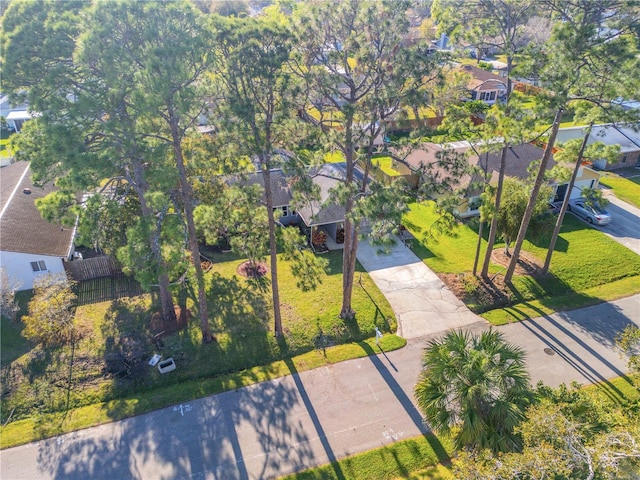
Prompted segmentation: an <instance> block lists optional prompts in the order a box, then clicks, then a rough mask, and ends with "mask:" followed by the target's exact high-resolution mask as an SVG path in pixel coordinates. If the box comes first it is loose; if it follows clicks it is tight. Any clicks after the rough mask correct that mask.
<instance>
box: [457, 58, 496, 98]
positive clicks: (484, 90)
mask: <svg viewBox="0 0 640 480" xmlns="http://www.w3.org/2000/svg"><path fill="white" fill-rule="evenodd" d="M459 69H460V70H461V71H462V72H464V73H465V74H468V75H470V77H471V78H470V79H469V82H468V83H467V90H468V91H469V94H470V99H471V100H481V101H483V102H484V103H486V104H487V105H493V104H494V103H496V102H499V101H502V100H504V98H505V97H506V95H507V81H506V79H505V78H504V77H501V76H499V75H496V74H494V73H492V72H489V71H487V70H483V69H482V68H479V67H476V66H474V65H460V67H459Z"/></svg>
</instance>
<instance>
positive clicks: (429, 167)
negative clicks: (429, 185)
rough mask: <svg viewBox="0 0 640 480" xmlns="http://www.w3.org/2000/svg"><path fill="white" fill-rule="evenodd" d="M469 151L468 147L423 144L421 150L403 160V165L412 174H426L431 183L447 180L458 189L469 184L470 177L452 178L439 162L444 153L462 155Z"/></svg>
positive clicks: (413, 152)
mask: <svg viewBox="0 0 640 480" xmlns="http://www.w3.org/2000/svg"><path fill="white" fill-rule="evenodd" d="M468 149H469V145H468V144H466V145H463V144H460V145H455V146H454V145H438V144H435V143H429V142H427V143H425V144H423V145H422V147H421V148H419V149H417V150H414V151H412V152H411V153H410V154H409V155H407V157H406V158H404V160H401V161H402V162H403V163H405V164H406V165H407V166H408V167H409V168H410V169H411V170H413V171H414V172H421V171H422V172H425V173H426V172H427V171H428V173H429V175H430V176H431V177H432V181H434V182H438V180H439V179H442V180H444V179H448V180H449V182H450V183H451V184H452V185H453V186H454V187H460V186H463V185H466V184H468V183H469V180H470V179H471V177H470V176H469V175H463V176H462V177H460V178H452V175H451V173H450V172H449V171H448V170H447V169H446V168H445V167H444V166H442V165H440V161H441V159H442V156H443V154H444V153H445V152H451V153H453V154H462V153H465V152H466V151H467V150H468Z"/></svg>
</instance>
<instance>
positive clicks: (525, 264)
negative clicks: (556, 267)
mask: <svg viewBox="0 0 640 480" xmlns="http://www.w3.org/2000/svg"><path fill="white" fill-rule="evenodd" d="M491 260H493V263H497V264H498V265H502V266H503V267H504V268H505V269H506V268H507V267H508V266H509V262H510V261H511V256H507V255H505V253H504V249H503V248H496V249H495V250H494V251H493V252H491ZM543 265H544V263H543V262H541V261H540V260H539V259H538V258H537V257H536V256H534V255H533V254H531V253H529V252H525V251H524V250H522V251H521V252H520V257H519V258H518V263H517V264H516V268H515V274H516V275H536V274H537V273H539V272H540V270H542V267H543ZM501 273H504V272H501Z"/></svg>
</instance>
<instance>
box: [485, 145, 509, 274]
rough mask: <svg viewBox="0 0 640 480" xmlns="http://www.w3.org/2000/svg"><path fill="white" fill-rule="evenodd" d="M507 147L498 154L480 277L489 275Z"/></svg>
mask: <svg viewBox="0 0 640 480" xmlns="http://www.w3.org/2000/svg"><path fill="white" fill-rule="evenodd" d="M508 148H509V146H508V145H505V146H504V147H503V148H502V153H501V154H500V171H499V172H498V187H497V188H496V200H495V203H494V206H493V208H494V213H493V217H492V218H491V226H490V227H489V238H488V239H487V251H486V253H485V254H484V263H483V264H482V272H481V275H482V276H483V277H485V278H486V277H487V276H488V275H489V264H490V263H491V252H493V244H494V243H495V241H496V234H497V230H498V211H499V210H500V201H501V199H502V187H503V184H504V171H505V169H506V166H507V151H508Z"/></svg>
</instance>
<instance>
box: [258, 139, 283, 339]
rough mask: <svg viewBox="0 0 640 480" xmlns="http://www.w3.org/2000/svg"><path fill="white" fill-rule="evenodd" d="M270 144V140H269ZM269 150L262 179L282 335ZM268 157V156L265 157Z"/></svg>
mask: <svg viewBox="0 0 640 480" xmlns="http://www.w3.org/2000/svg"><path fill="white" fill-rule="evenodd" d="M268 143H269V144H270V142H268ZM269 155H271V154H270V153H269V152H267V153H263V158H261V159H260V163H261V165H262V179H263V181H264V196H265V203H266V204H267V217H268V219H269V251H270V256H271V296H272V299H273V330H274V334H275V336H276V337H280V336H282V314H281V312H280V289H279V287H278V256H277V253H278V251H277V242H276V221H275V218H274V216H273V193H272V192H271V172H270V170H269V169H270V167H271V162H270V160H269V159H268V156H269ZM265 157H266V158H265Z"/></svg>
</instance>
